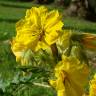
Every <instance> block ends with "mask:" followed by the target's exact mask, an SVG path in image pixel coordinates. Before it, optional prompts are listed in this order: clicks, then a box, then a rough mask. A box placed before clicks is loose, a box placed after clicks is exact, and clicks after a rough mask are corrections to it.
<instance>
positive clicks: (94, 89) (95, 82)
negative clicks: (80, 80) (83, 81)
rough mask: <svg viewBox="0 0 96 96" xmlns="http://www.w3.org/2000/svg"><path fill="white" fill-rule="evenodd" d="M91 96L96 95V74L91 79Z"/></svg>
mask: <svg viewBox="0 0 96 96" xmlns="http://www.w3.org/2000/svg"><path fill="white" fill-rule="evenodd" d="M89 96H96V74H95V75H94V78H93V79H92V80H91V81H90V90H89Z"/></svg>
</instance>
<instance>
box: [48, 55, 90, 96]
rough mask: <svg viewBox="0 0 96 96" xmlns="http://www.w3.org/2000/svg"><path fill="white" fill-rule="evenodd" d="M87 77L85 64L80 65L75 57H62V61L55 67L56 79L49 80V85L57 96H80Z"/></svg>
mask: <svg viewBox="0 0 96 96" xmlns="http://www.w3.org/2000/svg"><path fill="white" fill-rule="evenodd" d="M88 75H89V68H88V66H87V64H85V63H80V61H79V60H78V59H77V58H75V57H72V56H69V57H67V56H65V55H63V56H62V61H60V62H59V63H58V64H57V65H56V67H55V77H56V78H57V79H56V80H49V83H50V85H52V86H53V87H54V88H55V89H56V90H57V95H58V96H82V95H83V94H84V86H85V84H86V83H87V82H88V80H87V78H88ZM82 77H83V78H82Z"/></svg>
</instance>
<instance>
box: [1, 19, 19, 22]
mask: <svg viewBox="0 0 96 96" xmlns="http://www.w3.org/2000/svg"><path fill="white" fill-rule="evenodd" d="M18 20H19V19H8V18H7V19H6V18H0V22H9V23H16V22H17V21H18Z"/></svg>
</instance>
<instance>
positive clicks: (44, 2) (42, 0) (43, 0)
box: [37, 0, 54, 4]
mask: <svg viewBox="0 0 96 96" xmlns="http://www.w3.org/2000/svg"><path fill="white" fill-rule="evenodd" d="M37 1H38V3H40V4H49V3H52V2H54V0H37Z"/></svg>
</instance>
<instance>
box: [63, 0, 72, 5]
mask: <svg viewBox="0 0 96 96" xmlns="http://www.w3.org/2000/svg"><path fill="white" fill-rule="evenodd" d="M71 1H72V0H64V6H69V5H70V3H71Z"/></svg>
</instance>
